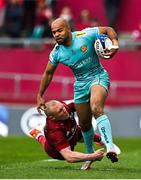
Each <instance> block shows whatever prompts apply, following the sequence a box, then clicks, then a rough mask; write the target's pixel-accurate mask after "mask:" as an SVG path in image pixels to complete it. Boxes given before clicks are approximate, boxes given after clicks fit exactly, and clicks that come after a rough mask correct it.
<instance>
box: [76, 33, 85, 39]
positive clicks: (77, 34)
mask: <svg viewBox="0 0 141 180" xmlns="http://www.w3.org/2000/svg"><path fill="white" fill-rule="evenodd" d="M83 36H86V32H84V31H83V32H81V31H80V32H78V33H76V37H78V38H79V37H83Z"/></svg>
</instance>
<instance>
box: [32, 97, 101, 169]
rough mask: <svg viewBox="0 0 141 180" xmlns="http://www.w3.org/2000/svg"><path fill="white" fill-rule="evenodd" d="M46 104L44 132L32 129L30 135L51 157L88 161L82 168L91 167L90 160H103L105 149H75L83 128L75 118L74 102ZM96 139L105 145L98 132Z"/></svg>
mask: <svg viewBox="0 0 141 180" xmlns="http://www.w3.org/2000/svg"><path fill="white" fill-rule="evenodd" d="M45 105H46V109H45V110H44V112H45V114H46V115H47V118H46V125H45V128H44V133H43V132H41V131H40V130H39V129H37V128H36V129H32V130H31V131H30V135H31V136H33V137H34V138H35V139H37V140H38V142H39V143H40V144H42V146H43V148H44V150H45V151H46V153H47V154H48V155H49V156H50V157H52V158H54V159H60V160H66V161H68V162H80V161H86V162H85V163H84V165H83V166H82V168H81V169H83V170H86V169H89V168H90V166H91V163H90V162H93V161H96V160H99V161H100V160H102V158H103V156H104V150H103V149H100V150H97V151H95V153H91V154H85V153H81V152H77V151H74V147H75V145H76V144H77V142H82V134H81V129H80V127H79V126H78V125H77V123H76V120H75V118H74V112H75V108H74V103H70V104H66V103H64V102H59V101H56V100H51V101H48V102H46V103H45ZM94 141H95V142H97V144H99V145H103V144H102V142H101V137H100V135H98V134H95V136H94ZM87 161H88V163H87Z"/></svg>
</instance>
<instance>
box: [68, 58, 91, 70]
mask: <svg viewBox="0 0 141 180" xmlns="http://www.w3.org/2000/svg"><path fill="white" fill-rule="evenodd" d="M91 61H92V58H91V57H88V58H86V59H83V60H81V61H78V62H77V63H76V64H74V65H71V68H72V69H76V68H81V67H84V66H85V65H86V64H88V63H90V62H91Z"/></svg>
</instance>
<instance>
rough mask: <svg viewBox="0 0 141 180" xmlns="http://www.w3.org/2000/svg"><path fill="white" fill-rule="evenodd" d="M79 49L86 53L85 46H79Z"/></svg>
mask: <svg viewBox="0 0 141 180" xmlns="http://www.w3.org/2000/svg"><path fill="white" fill-rule="evenodd" d="M80 49H81V51H82V52H83V53H85V52H87V51H88V48H87V46H86V45H84V46H81V47H80Z"/></svg>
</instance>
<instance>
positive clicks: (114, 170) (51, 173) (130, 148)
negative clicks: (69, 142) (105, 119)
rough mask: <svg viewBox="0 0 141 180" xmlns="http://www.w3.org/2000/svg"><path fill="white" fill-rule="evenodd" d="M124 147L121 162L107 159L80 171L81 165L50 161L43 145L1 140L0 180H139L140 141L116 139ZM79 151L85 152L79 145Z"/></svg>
mask: <svg viewBox="0 0 141 180" xmlns="http://www.w3.org/2000/svg"><path fill="white" fill-rule="evenodd" d="M115 142H116V144H117V145H119V147H120V148H121V151H122V153H121V155H120V159H119V162H118V163H111V162H110V161H109V160H108V159H107V158H106V157H104V159H103V160H102V161H101V162H95V163H93V165H92V169H91V170H88V171H82V170H80V167H81V165H82V163H73V164H71V163H67V162H65V161H48V159H50V158H49V157H48V156H47V155H46V153H45V152H44V151H43V150H42V148H41V146H40V144H39V143H38V142H36V141H35V140H34V139H31V138H28V137H8V138H0V178H1V179H9V178H10V179H140V178H141V138H130V139H129V138H116V139H115ZM76 150H79V151H84V145H83V144H78V145H77V146H76Z"/></svg>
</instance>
